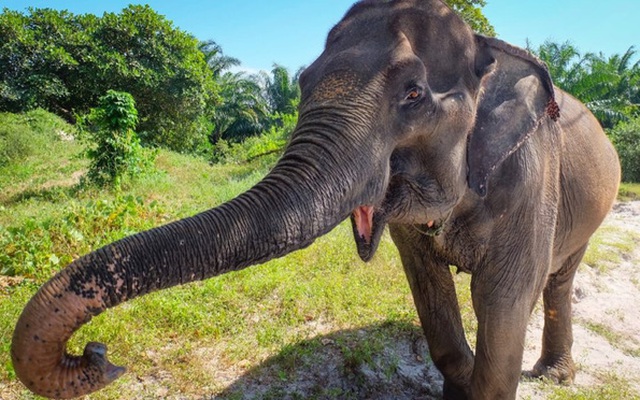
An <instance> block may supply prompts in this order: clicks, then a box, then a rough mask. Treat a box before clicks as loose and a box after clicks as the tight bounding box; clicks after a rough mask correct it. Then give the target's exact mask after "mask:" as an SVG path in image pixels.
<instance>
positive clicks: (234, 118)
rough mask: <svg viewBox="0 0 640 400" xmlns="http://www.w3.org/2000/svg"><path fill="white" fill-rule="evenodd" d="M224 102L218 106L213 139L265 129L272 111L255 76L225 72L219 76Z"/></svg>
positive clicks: (238, 136)
mask: <svg viewBox="0 0 640 400" xmlns="http://www.w3.org/2000/svg"><path fill="white" fill-rule="evenodd" d="M218 84H219V85H220V97H221V99H222V100H221V102H220V104H218V105H217V106H216V107H215V110H214V112H213V117H212V122H213V124H214V128H213V131H212V132H211V135H210V136H209V141H210V142H211V143H216V142H217V141H219V140H220V139H224V140H230V141H239V140H242V139H244V138H246V137H248V136H252V135H256V134H258V133H259V132H260V131H262V130H263V129H265V127H266V126H265V125H266V124H265V122H266V121H267V120H268V119H269V117H268V115H269V111H268V106H267V102H266V100H265V98H264V97H263V96H262V87H261V86H260V84H259V83H258V81H257V79H256V78H255V77H251V76H246V75H245V74H244V73H242V72H238V73H235V74H234V73H231V72H226V73H225V74H223V75H222V76H221V77H220V78H219V79H218Z"/></svg>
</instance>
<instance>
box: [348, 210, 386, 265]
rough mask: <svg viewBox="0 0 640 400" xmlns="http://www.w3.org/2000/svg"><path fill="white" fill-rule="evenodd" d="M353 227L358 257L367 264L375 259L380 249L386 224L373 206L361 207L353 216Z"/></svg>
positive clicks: (354, 211)
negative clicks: (374, 256)
mask: <svg viewBox="0 0 640 400" xmlns="http://www.w3.org/2000/svg"><path fill="white" fill-rule="evenodd" d="M351 225H352V227H353V235H354V237H355V240H356V246H357V248H358V255H359V256H360V258H361V259H362V261H365V262H367V261H369V260H371V259H372V258H373V255H374V254H375V252H376V250H377V249H378V245H379V244H380V238H381V237H382V232H384V227H385V225H386V222H385V221H384V218H382V216H381V215H380V214H379V213H376V212H375V210H374V207H373V206H360V207H358V208H356V209H355V210H353V213H352V214H351Z"/></svg>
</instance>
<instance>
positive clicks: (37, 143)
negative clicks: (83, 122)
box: [0, 109, 75, 167]
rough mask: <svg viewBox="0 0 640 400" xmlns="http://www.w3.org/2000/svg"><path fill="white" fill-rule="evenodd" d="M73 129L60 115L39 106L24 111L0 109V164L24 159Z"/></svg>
mask: <svg viewBox="0 0 640 400" xmlns="http://www.w3.org/2000/svg"><path fill="white" fill-rule="evenodd" d="M74 132H75V129H74V128H73V127H72V126H71V125H69V124H67V123H66V122H64V121H63V120H62V119H61V118H60V117H58V116H56V115H53V114H51V113H49V112H47V111H44V110H42V109H35V110H32V111H29V112H27V113H24V114H12V113H0V167H2V166H7V165H9V164H12V163H16V162H18V161H21V160H24V159H25V158H26V157H28V156H30V155H31V154H33V153H34V152H35V151H36V150H37V149H38V148H43V147H46V144H47V143H48V142H49V141H51V140H58V139H59V138H60V136H61V135H62V136H67V137H71V135H73V133H74Z"/></svg>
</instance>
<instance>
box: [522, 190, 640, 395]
mask: <svg viewBox="0 0 640 400" xmlns="http://www.w3.org/2000/svg"><path fill="white" fill-rule="evenodd" d="M603 226H604V227H605V228H606V227H613V228H615V230H616V231H618V232H620V233H621V234H623V235H625V234H626V235H629V236H630V237H631V238H633V240H634V241H635V243H636V246H633V250H632V251H631V252H630V253H628V254H621V255H620V258H621V259H620V260H619V262H608V263H606V264H608V265H606V267H605V268H604V271H603V272H600V271H599V270H598V269H597V268H591V267H588V266H586V265H584V264H583V265H581V267H580V270H579V271H578V274H577V275H576V279H575V281H574V287H573V288H574V293H573V336H574V344H573V358H574V361H575V362H576V364H577V367H578V372H577V374H576V379H575V382H574V386H577V387H580V386H594V385H598V384H601V383H602V382H603V381H606V380H607V379H608V378H610V377H611V376H612V375H613V376H617V377H619V378H622V379H624V380H626V381H628V382H629V384H630V385H631V386H632V387H633V389H634V390H635V391H636V392H638V393H640V246H637V244H638V242H639V241H640V202H638V201H635V202H629V203H618V204H616V205H615V206H614V209H613V211H612V212H611V214H610V215H609V217H608V218H607V219H606V221H605V222H604V224H603ZM629 236H628V237H629ZM594 325H599V326H605V327H607V330H608V332H609V333H607V334H604V335H603V334H598V333H595V332H594V329H593V326H594ZM542 327H543V315H542V310H541V309H538V310H536V312H535V313H534V314H533V315H532V317H531V322H530V323H529V329H528V332H527V345H526V350H525V353H524V361H523V365H524V368H531V366H533V364H534V363H535V362H536V360H537V359H538V356H539V354H540V348H541V345H540V343H541V340H542ZM589 327H591V329H590V328H589ZM605 336H607V337H609V339H607V338H605ZM519 398H525V399H526V398H530V399H544V398H545V397H544V392H541V391H540V384H539V383H537V382H522V383H521V384H520V388H519Z"/></svg>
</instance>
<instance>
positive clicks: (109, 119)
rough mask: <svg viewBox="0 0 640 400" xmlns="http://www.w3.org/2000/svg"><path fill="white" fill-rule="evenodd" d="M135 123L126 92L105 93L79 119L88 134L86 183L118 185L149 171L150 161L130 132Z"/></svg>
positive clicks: (130, 101)
mask: <svg viewBox="0 0 640 400" xmlns="http://www.w3.org/2000/svg"><path fill="white" fill-rule="evenodd" d="M137 123H138V112H137V110H136V107H135V101H134V100H133V97H132V96H131V95H130V94H129V93H124V92H116V91H114V90H109V91H108V92H107V94H105V95H104V96H102V97H101V98H100V100H99V104H98V107H97V108H94V109H93V110H91V112H90V113H89V114H88V115H87V117H86V118H84V120H83V125H84V128H85V129H86V130H88V131H89V132H90V137H91V141H90V146H91V147H90V148H89V150H88V151H87V155H88V157H89V159H90V160H91V163H90V164H89V171H88V172H87V177H88V178H89V181H90V182H92V183H94V184H97V185H100V186H104V185H107V184H114V185H116V186H117V185H119V184H120V182H121V180H122V178H124V177H125V176H136V175H138V174H139V173H140V172H142V171H144V170H145V169H147V168H149V166H150V165H151V163H152V161H153V158H152V157H150V156H148V155H145V152H144V149H143V148H142V147H141V146H140V140H139V139H138V136H137V135H136V133H135V132H134V129H135V127H136V124H137Z"/></svg>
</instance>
